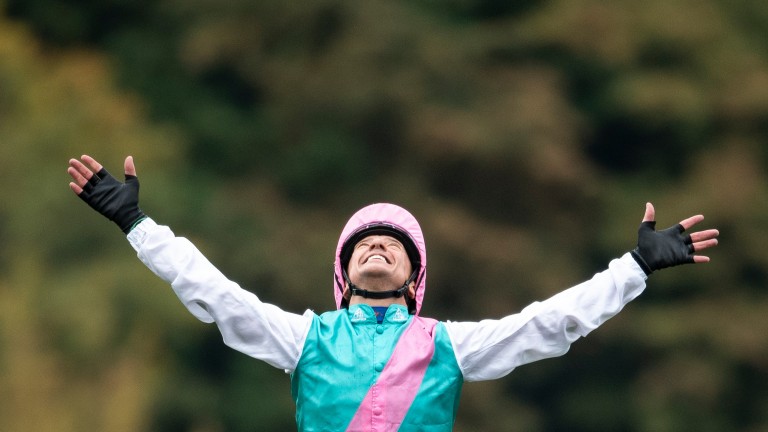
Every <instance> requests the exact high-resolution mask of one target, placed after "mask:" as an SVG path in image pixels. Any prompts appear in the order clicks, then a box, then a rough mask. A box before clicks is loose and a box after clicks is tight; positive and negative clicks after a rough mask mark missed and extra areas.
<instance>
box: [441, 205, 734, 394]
mask: <svg viewBox="0 0 768 432" xmlns="http://www.w3.org/2000/svg"><path fill="white" fill-rule="evenodd" d="M655 218H656V213H655V210H654V208H653V205H652V204H651V203H648V204H647V205H646V208H645V215H644V217H643V222H642V223H641V225H640V230H639V235H638V246H637V248H635V249H634V250H633V251H631V252H630V253H627V254H625V255H624V256H623V257H621V258H620V259H616V260H613V261H611V263H610V264H609V266H608V269H607V270H605V271H603V272H600V273H598V274H596V275H595V276H594V277H592V279H590V280H588V281H586V282H583V283H581V284H579V285H576V286H574V287H572V288H570V289H567V290H565V291H563V292H561V293H559V294H557V295H555V296H553V297H551V298H549V299H548V300H545V301H543V302H534V303H533V304H531V305H530V306H528V307H526V308H525V309H523V311H521V312H520V313H517V314H513V315H509V316H507V317H504V318H502V319H500V320H483V321H480V322H446V323H445V327H446V329H447V330H448V333H449V335H450V338H451V342H452V344H453V347H454V353H455V354H456V359H457V361H458V363H459V365H460V367H461V370H462V372H463V374H464V379H466V380H467V381H479V380H486V379H495V378H499V377H502V376H504V375H506V374H508V373H509V372H511V371H512V370H513V369H514V368H516V367H517V366H520V365H523V364H526V363H530V362H533V361H537V360H541V359H544V358H549V357H555V356H559V355H562V354H565V353H566V352H567V351H568V349H569V347H570V345H571V344H572V343H573V342H575V341H576V340H577V339H578V338H580V337H583V336H586V335H587V334H589V333H590V332H591V331H593V330H594V329H596V328H597V327H599V326H600V325H601V324H603V323H604V322H605V321H606V320H608V319H610V318H611V317H613V316H614V315H616V314H617V313H619V312H620V311H621V310H622V309H623V308H624V306H625V305H626V304H627V303H629V302H630V301H632V300H633V299H634V298H636V297H637V296H639V295H640V294H641V293H642V291H643V290H644V289H645V279H646V278H647V276H648V275H649V274H650V273H651V272H653V271H655V270H659V269H662V268H666V267H671V266H676V265H680V264H686V263H703V262H707V261H709V257H707V256H701V255H697V252H700V251H702V250H704V249H707V248H710V247H713V246H715V245H717V236H718V235H719V232H718V231H717V230H716V229H708V230H704V231H698V232H694V233H692V234H690V235H685V234H684V232H685V231H686V230H687V229H689V228H691V227H693V226H694V225H696V224H698V223H699V222H701V221H702V220H703V219H704V217H703V216H701V215H696V216H692V217H689V218H687V219H684V220H683V221H681V222H680V223H679V224H677V225H675V226H673V227H671V228H668V229H665V230H662V231H656V230H655V229H654V227H655V223H656V222H655Z"/></svg>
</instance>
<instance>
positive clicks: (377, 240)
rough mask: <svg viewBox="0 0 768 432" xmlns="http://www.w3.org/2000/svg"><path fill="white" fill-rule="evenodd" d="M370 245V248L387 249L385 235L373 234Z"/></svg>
mask: <svg viewBox="0 0 768 432" xmlns="http://www.w3.org/2000/svg"><path fill="white" fill-rule="evenodd" d="M369 241H370V245H369V247H368V248H369V249H376V248H379V249H385V250H386V243H385V242H384V237H382V236H371V237H370V239H369Z"/></svg>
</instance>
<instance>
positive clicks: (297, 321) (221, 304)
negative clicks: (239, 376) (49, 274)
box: [128, 219, 314, 372]
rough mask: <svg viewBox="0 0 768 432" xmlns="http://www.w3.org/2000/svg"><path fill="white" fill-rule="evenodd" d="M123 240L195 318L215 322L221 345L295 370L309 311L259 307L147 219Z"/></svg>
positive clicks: (181, 241) (187, 246) (183, 243)
mask: <svg viewBox="0 0 768 432" xmlns="http://www.w3.org/2000/svg"><path fill="white" fill-rule="evenodd" d="M128 240H129V241H130V243H131V246H133V248H134V249H136V252H137V254H138V256H139V259H141V261H142V262H143V263H144V264H145V265H146V266H147V267H149V269H150V270H152V272H154V273H155V274H156V275H157V276H159V277H160V278H161V279H163V280H164V281H166V282H168V283H170V284H171V287H172V288H173V291H174V292H175V293H176V295H177V296H178V297H179V299H181V302H182V303H183V304H184V306H186V307H187V309H189V311H190V312H191V313H192V314H193V315H194V316H195V317H196V318H197V319H199V320H200V321H203V322H205V323H211V322H215V323H216V325H217V326H218V327H219V330H220V331H221V334H222V336H223V338H224V343H226V344H227V345H229V346H230V347H232V348H234V349H236V350H238V351H241V352H243V353H245V354H247V355H249V356H251V357H255V358H257V359H260V360H263V361H265V362H267V363H269V364H270V365H272V366H275V367H277V368H281V369H285V370H286V372H291V371H293V370H294V369H295V367H296V364H297V363H298V361H299V357H300V356H301V350H302V348H303V345H304V340H305V338H306V336H307V332H308V331H309V327H310V324H311V322H312V319H313V316H314V313H313V312H311V311H309V310H307V311H306V312H305V313H304V314H303V315H298V314H293V313H289V312H285V311H283V310H282V309H280V308H278V307H276V306H274V305H271V304H267V303H263V302H261V300H259V298H258V297H257V296H256V295H254V294H253V293H251V292H249V291H246V290H244V289H242V288H240V286H238V285H237V284H236V283H235V282H232V281H230V280H229V279H227V278H226V277H225V276H224V275H223V274H222V273H221V272H220V271H219V270H218V269H216V267H214V266H213V264H211V263H210V262H209V261H208V260H207V259H206V258H205V257H204V256H203V254H202V253H201V252H200V251H199V250H198V249H197V248H196V247H195V246H194V245H193V244H192V243H191V242H190V241H189V240H187V239H185V238H182V237H176V236H175V235H174V234H173V232H171V230H170V228H168V227H166V226H161V225H157V224H156V223H155V222H154V221H153V220H152V219H145V220H144V221H142V222H141V223H140V224H139V225H137V226H136V227H135V228H134V229H133V230H132V231H131V232H130V233H129V234H128Z"/></svg>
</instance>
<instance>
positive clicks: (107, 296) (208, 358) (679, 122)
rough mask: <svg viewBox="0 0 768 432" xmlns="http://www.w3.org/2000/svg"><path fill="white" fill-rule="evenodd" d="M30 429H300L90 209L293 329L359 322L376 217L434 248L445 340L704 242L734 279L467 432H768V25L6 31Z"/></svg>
mask: <svg viewBox="0 0 768 432" xmlns="http://www.w3.org/2000/svg"><path fill="white" fill-rule="evenodd" d="M0 10H1V11H2V15H1V16H0V430H2V431H10V432H27V431H29V432H40V431H56V432H69V431H78V432H79V431H116V432H119V431H126V432H127V431H131V432H135V431H162V432H174V431H180V432H181V431H189V432H219V431H286V430H294V429H295V425H294V421H293V405H292V402H291V399H290V391H289V383H288V381H289V378H288V376H287V375H285V374H284V373H283V372H282V371H279V370H275V369H272V368H271V367H269V366H267V365H265V364H263V363H261V362H259V361H256V360H253V359H250V358H248V357H247V356H245V355H243V354H240V353H238V352H235V351H233V350H231V349H229V348H227V347H225V346H224V344H223V343H222V342H221V338H220V336H219V334H218V332H217V330H216V328H215V327H214V326H209V325H204V324H202V323H200V322H198V321H196V320H195V319H194V318H193V317H192V316H191V315H189V314H188V313H187V311H186V309H184V308H183V306H182V305H181V304H180V303H179V302H178V301H177V299H176V297H175V295H174V294H173V292H172V291H171V290H170V288H169V287H168V286H167V285H165V284H164V283H162V282H160V281H159V280H158V279H156V278H155V277H154V276H153V275H152V274H151V273H150V272H149V270H147V269H146V268H145V267H144V266H143V265H142V264H141V263H140V262H139V261H138V260H137V259H136V257H135V254H134V252H133V250H132V249H131V247H130V246H129V245H128V243H127V242H126V241H125V239H124V237H123V236H122V235H121V233H120V232H119V230H118V229H117V227H115V226H114V225H113V224H111V223H109V222H107V221H106V220H103V219H101V218H100V217H99V216H98V215H96V214H95V213H93V212H92V211H91V210H90V209H89V208H88V207H87V206H86V205H84V204H83V203H82V202H81V201H80V200H78V199H77V198H76V197H75V196H74V195H73V194H72V193H71V192H70V190H69V188H68V187H67V183H68V181H69V180H68V176H67V174H66V166H67V160H68V159H69V158H71V157H78V156H80V155H81V154H83V153H88V154H91V155H93V156H94V157H96V158H97V159H99V160H100V161H102V162H104V163H105V165H106V166H107V167H108V168H109V169H110V170H111V171H112V172H113V173H117V174H119V173H120V172H121V170H122V161H123V158H124V157H125V156H126V155H128V154H131V155H134V157H135V160H136V164H137V168H138V171H139V175H140V177H141V180H142V185H143V189H142V208H143V209H144V210H145V211H146V212H147V213H149V214H150V215H151V216H153V217H154V218H155V219H156V220H157V221H158V222H160V223H163V224H168V225H170V226H171V227H172V228H173V229H174V230H175V231H176V233H177V234H179V235H183V236H186V237H189V238H191V239H192V240H193V242H195V243H196V244H197V245H198V247H199V248H200V249H201V250H203V252H204V253H205V254H206V255H207V256H208V257H209V258H210V259H211V260H212V261H213V262H214V263H215V264H216V265H217V266H218V267H219V268H220V269H221V270H222V271H223V272H224V273H225V274H227V275H228V276H229V277H230V278H232V279H233V280H235V281H237V282H239V283H240V284H241V285H242V286H243V287H245V288H246V289H249V290H252V291H253V292H255V293H257V294H258V295H259V296H260V297H261V298H262V299H263V300H265V301H267V302H271V303H276V304H278V305H280V306H282V307H283V308H284V309H287V310H290V311H295V312H302V311H304V310H305V309H307V308H311V309H314V310H316V311H318V312H322V311H325V310H329V309H331V308H333V307H334V306H333V298H332V294H331V289H332V284H331V281H332V260H333V251H334V248H335V245H336V240H337V237H338V234H339V232H340V230H341V228H342V226H343V224H344V223H345V222H346V220H347V218H348V217H349V216H350V215H351V214H352V213H353V212H354V211H355V210H356V209H358V208H360V207H362V206H363V205H366V204H368V203H371V202H381V201H390V202H396V203H398V204H400V205H403V206H404V207H406V208H408V209H410V210H411V211H412V212H413V213H414V214H415V215H416V217H417V218H418V219H419V220H420V222H421V224H422V227H423V228H424V232H425V236H426V239H427V246H428V251H429V257H430V260H429V264H430V267H429V278H428V288H429V292H428V293H427V295H426V299H425V300H426V301H425V306H424V309H423V315H425V316H431V317H435V318H438V319H442V320H447V319H450V320H479V319H483V318H496V317H501V316H504V315H506V314H510V313H513V312H516V311H519V310H520V309H522V308H523V307H524V306H526V305H527V304H528V303H530V302H531V301H534V300H540V299H543V298H546V297H549V296H550V295H553V294H555V293H556V292H558V291H560V290H562V289H564V288H567V287H569V286H571V285H573V284H575V283H578V282H580V281H582V280H584V279H587V278H589V277H590V276H591V275H592V274H593V273H594V272H596V271H600V270H602V269H603V268H605V266H606V265H607V262H608V261H609V260H610V259H611V258H613V257H616V256H618V255H621V254H622V253H624V252H625V251H627V250H629V249H630V248H632V247H633V246H634V242H635V238H636V229H637V226H638V224H639V222H640V219H641V218H642V215H643V210H644V204H645V202H646V201H652V202H653V203H654V204H655V205H656V210H657V219H658V221H659V224H660V226H662V227H666V226H668V225H671V224H673V223H676V222H678V221H679V220H681V219H682V218H684V217H687V216H690V215H692V214H694V213H703V214H705V215H706V216H707V220H706V221H705V223H704V225H706V227H717V228H719V229H720V231H721V245H720V246H719V247H718V248H716V249H714V250H713V251H712V252H711V254H710V255H711V256H712V258H713V262H712V263H710V264H708V265H700V266H695V267H694V266H687V267H682V268H678V269H673V270H665V271H662V272H660V273H657V274H654V275H653V276H652V277H651V279H650V280H649V287H648V289H647V291H646V292H645V294H644V295H643V296H642V297H641V298H640V299H638V300H636V301H635V302H633V303H631V304H630V305H629V306H628V307H627V308H626V309H625V311H624V312H622V313H621V314H620V315H619V316H617V317H616V318H614V319H613V320H611V321H609V322H608V323H606V324H605V325H604V326H603V327H602V328H600V329H599V330H597V331H596V332H594V333H593V334H591V335H590V336H589V337H588V338H587V339H586V340H583V341H579V342H577V343H576V344H575V345H574V346H573V347H572V349H571V352H570V353H569V354H567V355H566V356H564V357H560V358H556V359H550V360H545V361H542V362H539V363H535V364H531V365H528V366H525V367H522V368H520V369H518V370H516V371H515V372H513V373H512V374H511V375H510V376H508V377H505V378H504V379H501V380H497V381H492V382H485V383H472V384H468V385H466V386H465V390H464V394H463V396H462V400H461V406H460V412H459V415H458V421H457V423H456V428H455V430H457V431H563V430H568V431H654V432H655V431H683V430H685V431H768V336H767V335H768V298H766V288H765V287H766V284H767V283H768V256H767V255H766V253H765V251H764V245H765V242H766V239H768V188H767V187H766V186H767V183H766V165H768V146H766V143H765V141H766V137H768V3H766V2H765V1H763V0H699V1H686V0H679V1H666V0H665V1H662V0H650V1H645V2H636V1H628V0H615V1H610V2H609V1H604V0H520V1H508V0H443V1H429V0H411V1H373V0H371V1H343V0H312V1H293V2H285V1H277V0H259V1H256V0H232V1H228V2H221V1H214V0H184V1H182V0H134V1H128V0H103V1H100V0H79V1H78V0H0Z"/></svg>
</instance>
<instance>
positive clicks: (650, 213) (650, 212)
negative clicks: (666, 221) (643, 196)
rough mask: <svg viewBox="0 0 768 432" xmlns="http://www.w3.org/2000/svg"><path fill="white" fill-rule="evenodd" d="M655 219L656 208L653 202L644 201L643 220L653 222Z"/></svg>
mask: <svg viewBox="0 0 768 432" xmlns="http://www.w3.org/2000/svg"><path fill="white" fill-rule="evenodd" d="M655 220H656V210H655V209H654V208H653V204H651V203H645V215H644V216H643V222H653V221H655Z"/></svg>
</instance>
